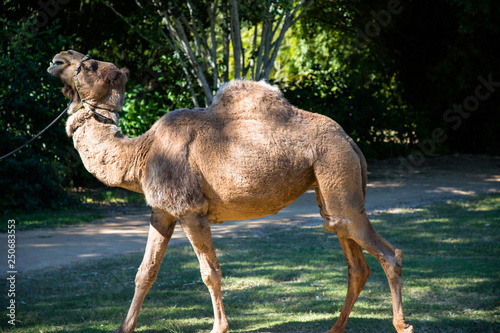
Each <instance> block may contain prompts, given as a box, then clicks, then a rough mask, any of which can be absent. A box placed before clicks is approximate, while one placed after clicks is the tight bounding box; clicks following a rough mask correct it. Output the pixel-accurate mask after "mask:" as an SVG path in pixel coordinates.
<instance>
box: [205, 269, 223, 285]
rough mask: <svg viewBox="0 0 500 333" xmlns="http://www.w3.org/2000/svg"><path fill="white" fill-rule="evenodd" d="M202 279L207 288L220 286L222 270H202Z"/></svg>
mask: <svg viewBox="0 0 500 333" xmlns="http://www.w3.org/2000/svg"><path fill="white" fill-rule="evenodd" d="M201 279H202V280H203V283H205V285H206V286H207V287H212V286H216V285H220V281H221V279H222V270H221V269H220V267H219V268H211V267H210V268H204V269H203V268H202V269H201Z"/></svg>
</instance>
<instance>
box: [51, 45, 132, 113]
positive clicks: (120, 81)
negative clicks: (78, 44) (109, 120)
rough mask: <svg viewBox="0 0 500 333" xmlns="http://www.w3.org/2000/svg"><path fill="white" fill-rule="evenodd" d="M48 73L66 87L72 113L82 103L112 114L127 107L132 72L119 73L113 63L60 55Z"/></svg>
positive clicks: (67, 52)
mask: <svg viewBox="0 0 500 333" xmlns="http://www.w3.org/2000/svg"><path fill="white" fill-rule="evenodd" d="M47 72H49V73H50V74H52V75H54V76H57V77H59V78H60V79H61V80H62V82H63V83H64V88H63V89H62V92H63V94H64V95H65V96H66V97H68V98H69V99H71V100H72V103H71V105H70V107H69V110H68V113H69V114H72V113H74V112H76V111H78V110H77V109H76V108H77V107H78V106H81V104H80V102H81V101H82V100H85V101H87V102H89V103H93V104H95V105H99V106H102V107H105V108H107V109H112V110H120V109H121V108H122V106H123V99H124V94H125V83H126V82H127V80H128V75H129V71H128V69H126V68H122V69H119V68H118V67H116V66H115V65H114V64H112V63H110V62H104V61H98V60H94V59H91V58H90V57H87V56H85V55H84V54H82V53H80V52H76V51H72V50H69V51H64V52H61V53H59V54H56V56H55V57H54V59H53V60H52V62H51V63H50V67H49V68H47Z"/></svg>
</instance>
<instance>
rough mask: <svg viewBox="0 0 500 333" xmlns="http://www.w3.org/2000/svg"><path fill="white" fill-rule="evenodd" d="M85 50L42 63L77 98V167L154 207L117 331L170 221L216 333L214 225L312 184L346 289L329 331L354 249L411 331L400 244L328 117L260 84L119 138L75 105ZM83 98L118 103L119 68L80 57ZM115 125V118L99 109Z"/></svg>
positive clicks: (362, 273) (148, 275)
mask: <svg viewBox="0 0 500 333" xmlns="http://www.w3.org/2000/svg"><path fill="white" fill-rule="evenodd" d="M82 57H83V54H81V53H78V52H75V51H66V52H62V53H60V54H58V55H56V56H55V57H54V60H53V63H52V64H51V67H50V68H49V69H48V71H49V72H50V73H52V74H53V75H56V76H59V77H60V78H61V79H62V81H63V83H64V84H65V87H64V89H63V93H64V94H65V95H66V96H67V97H68V98H70V99H72V101H73V103H72V105H71V107H70V109H71V116H70V117H69V119H68V122H67V132H68V135H70V136H72V137H73V141H74V145H75V148H76V149H77V150H78V152H79V153H80V156H81V158H82V160H83V163H84V164H85V167H86V168H87V169H88V170H89V171H90V172H91V173H92V174H93V175H95V176H96V177H97V178H98V179H99V180H101V181H102V182H103V183H105V184H107V185H109V186H120V187H123V188H126V189H129V190H132V191H136V192H140V193H144V195H145V197H146V200H147V202H148V204H149V205H151V206H152V207H153V214H152V216H151V227H150V231H149V237H148V243H147V246H146V252H145V255H144V260H143V262H142V264H141V267H140V268H139V272H138V273H137V277H136V290H135V295H134V299H133V301H132V304H131V306H130V310H129V313H128V315H127V317H126V319H125V321H124V322H123V324H122V325H121V326H120V328H119V329H118V330H117V331H116V332H132V331H133V330H134V329H135V326H136V323H137V317H138V315H139V310H140V308H141V305H142V302H143V300H144V297H145V296H146V294H147V292H148V290H149V288H150V287H151V285H152V284H153V282H154V280H155V279H156V275H157V272H158V269H159V266H160V264H161V260H162V258H163V255H164V253H165V250H166V247H167V244H168V241H169V239H170V237H171V235H172V232H173V230H174V227H175V224H176V221H178V222H179V223H180V225H181V227H182V228H183V230H184V232H185V233H186V235H187V237H188V238H189V240H190V241H191V244H192V245H193V248H194V250H195V252H196V254H197V256H198V259H199V261H200V269H201V274H202V278H203V281H204V282H205V284H206V285H207V287H208V288H209V291H210V295H211V298H212V304H213V308H214V318H215V321H214V327H213V330H212V333H221V332H227V330H228V323H227V319H226V315H225V312H224V307H223V305H222V297H221V275H222V273H221V270H220V267H219V264H218V261H217V258H216V256H215V249H214V247H213V243H212V238H211V234H210V223H222V222H223V221H226V220H238V219H249V218H256V217H261V216H266V215H269V214H275V213H276V212H278V211H279V210H280V209H282V208H283V207H285V206H287V205H288V204H290V203H291V202H293V201H294V200H295V199H297V198H298V197H299V196H300V195H301V194H303V193H304V192H305V191H307V190H308V189H310V188H311V187H314V188H315V190H316V195H317V200H318V205H319V207H320V211H321V215H322V216H323V218H324V226H325V229H326V230H328V231H330V232H335V233H337V235H338V237H339V241H340V244H341V246H342V250H343V251H344V254H345V257H346V260H347V264H348V268H349V275H348V291H347V296H346V299H345V302H344V306H343V307H342V310H341V313H340V316H339V318H338V320H337V322H336V323H335V325H334V326H333V327H332V328H331V329H330V330H329V332H332V333H333V332H336V333H339V332H343V331H344V327H345V325H346V323H347V318H348V316H349V313H350V312H351V309H352V307H353V305H354V302H355V301H356V299H357V297H358V295H359V293H360V292H361V289H362V288H363V286H364V284H365V281H366V279H367V278H368V275H369V273H370V269H369V267H368V264H367V262H366V260H365V258H364V255H363V252H362V250H361V247H363V248H365V249H366V250H367V251H368V252H369V253H371V254H372V255H374V256H375V257H376V258H377V259H378V261H379V262H380V263H381V265H382V267H383V268H384V270H385V273H386V275H387V278H388V280H389V285H390V288H391V294H392V303H393V311H394V320H393V323H394V326H395V327H396V330H397V331H398V332H399V333H403V332H405V333H409V332H413V328H412V326H411V325H408V324H407V323H406V321H405V318H404V314H403V307H402V301H401V261H402V254H401V251H399V250H397V249H395V248H394V247H393V246H391V245H390V244H389V243H388V242H387V241H386V240H385V239H383V238H382V237H381V236H380V235H379V234H378V233H377V232H376V231H375V230H374V229H373V227H372V225H371V224H370V222H369V220H368V218H367V216H366V213H365V208H364V199H365V193H366V161H365V159H364V157H363V154H362V153H361V151H360V150H359V148H358V147H357V146H356V144H355V143H354V142H353V140H352V139H351V138H349V136H347V134H346V133H345V132H344V131H343V129H342V128H341V127H340V126H339V125H338V124H337V123H336V122H334V121H333V120H331V119H329V118H327V117H324V116H321V115H318V114H313V113H310V112H306V111H303V110H300V109H297V108H295V107H294V106H292V105H290V104H289V103H288V102H287V101H286V100H285V99H284V98H283V96H282V95H281V93H280V91H279V90H278V89H276V88H273V87H271V86H269V85H268V84H266V83H264V82H249V81H235V82H231V83H228V84H226V85H225V86H223V87H222V88H221V89H220V91H219V92H218V93H217V95H216V96H215V98H214V103H213V104H212V105H211V106H210V107H208V108H206V109H193V110H190V109H181V110H177V111H174V112H170V113H169V114H167V115H165V116H163V117H162V118H161V119H160V120H158V121H157V122H156V123H155V124H154V125H153V127H152V128H151V129H150V130H149V131H148V132H147V133H145V134H144V135H142V136H140V137H137V138H127V137H125V136H123V135H122V133H121V131H120V129H119V128H118V127H117V126H116V125H113V124H104V123H102V122H100V121H99V120H98V119H96V118H95V116H94V115H93V114H92V113H89V112H88V111H87V110H85V108H83V107H80V106H81V104H79V103H80V100H79V95H78V94H77V93H76V91H75V83H74V78H73V75H74V70H75V67H76V66H77V65H78V64H79V63H80V60H81V59H82ZM81 66H82V71H81V73H80V74H79V77H78V81H79V84H80V86H81V88H80V95H81V96H82V98H84V99H85V100H87V101H88V102H90V103H92V104H95V105H98V106H99V107H102V108H106V109H112V110H120V109H121V107H122V104H123V94H124V87H125V82H126V80H127V77H128V71H127V70H126V69H118V68H117V67H116V66H115V65H113V64H111V63H106V62H100V61H95V60H88V61H85V62H83V63H82V64H81ZM96 111H98V112H99V113H102V114H103V115H105V116H107V117H109V118H112V119H114V120H115V121H117V119H118V118H117V115H116V113H114V112H109V111H106V110H103V109H98V110H96Z"/></svg>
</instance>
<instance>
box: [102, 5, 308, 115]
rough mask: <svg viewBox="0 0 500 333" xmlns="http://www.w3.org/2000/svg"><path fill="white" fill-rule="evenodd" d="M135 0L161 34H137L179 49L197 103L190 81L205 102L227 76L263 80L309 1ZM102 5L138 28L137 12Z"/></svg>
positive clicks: (210, 98)
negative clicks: (131, 13)
mask: <svg viewBox="0 0 500 333" xmlns="http://www.w3.org/2000/svg"><path fill="white" fill-rule="evenodd" d="M136 3H137V5H138V6H139V8H140V9H141V11H142V12H143V14H142V17H143V18H145V17H148V18H149V17H150V16H149V15H147V14H146V13H149V14H152V13H154V15H155V18H156V20H153V21H151V19H148V20H147V21H149V22H150V24H152V25H155V24H156V25H159V27H160V29H159V31H160V34H161V35H160V36H153V37H151V33H148V32H144V31H143V32H142V33H141V35H142V36H143V37H144V38H146V39H148V40H150V41H151V42H153V43H154V44H157V45H162V46H163V47H165V48H170V49H172V50H174V51H175V52H176V53H177V54H178V56H179V60H180V64H181V66H182V68H183V72H184V75H185V76H186V80H187V83H188V86H189V89H190V91H191V95H192V97H193V102H194V104H195V105H196V106H199V104H200V103H199V102H198V99H197V94H196V91H195V87H194V84H193V82H194V81H196V82H197V83H198V85H199V86H200V87H201V89H202V90H203V95H204V99H205V103H206V104H208V105H209V104H211V103H212V100H213V94H214V92H216V91H217V90H218V88H219V87H220V86H221V84H222V83H224V82H227V81H229V79H230V77H233V78H235V79H239V78H251V79H253V80H262V79H264V80H268V79H269V76H270V74H271V71H272V69H273V65H274V62H275V60H276V57H277V55H278V51H279V49H280V46H281V43H282V42H283V39H284V37H285V34H286V32H287V31H288V29H289V28H290V27H291V26H292V25H293V24H294V23H295V22H297V21H298V20H299V19H300V18H301V17H302V16H303V15H304V13H305V12H306V10H307V9H308V7H309V6H310V5H311V3H312V0H300V1H298V2H295V3H294V1H292V0H258V1H251V0H247V1H241V2H240V3H239V4H238V1H237V0H228V1H225V0H220V1H219V0H216V1H203V0H187V1H185V2H182V3H179V2H174V1H158V0H151V1H150V2H146V3H140V2H136ZM105 4H106V5H107V6H108V7H109V8H111V9H112V10H113V11H114V12H115V13H116V14H117V15H119V16H120V17H122V18H123V19H124V20H125V21H126V22H127V23H128V24H129V25H130V26H131V27H133V28H134V30H141V28H142V27H141V26H140V25H141V23H140V22H141V21H137V15H134V17H128V18H127V17H125V16H124V15H122V14H121V11H120V10H119V9H118V8H116V7H115V6H114V4H113V3H110V2H105ZM134 20H135V21H136V22H137V24H136V23H134ZM142 22H144V20H142ZM155 38H156V39H155ZM162 43H163V44H162ZM231 50H232V54H231Z"/></svg>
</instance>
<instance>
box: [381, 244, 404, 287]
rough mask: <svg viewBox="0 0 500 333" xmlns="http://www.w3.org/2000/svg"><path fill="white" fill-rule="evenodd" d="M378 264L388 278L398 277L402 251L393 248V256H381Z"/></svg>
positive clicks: (401, 264) (401, 263)
mask: <svg viewBox="0 0 500 333" xmlns="http://www.w3.org/2000/svg"><path fill="white" fill-rule="evenodd" d="M380 264H381V265H382V267H383V268H384V271H385V273H386V275H387V278H388V279H391V280H392V279H399V278H401V273H402V271H403V252H402V251H401V250H398V249H395V251H394V255H393V256H383V257H382V259H381V260H380Z"/></svg>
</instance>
